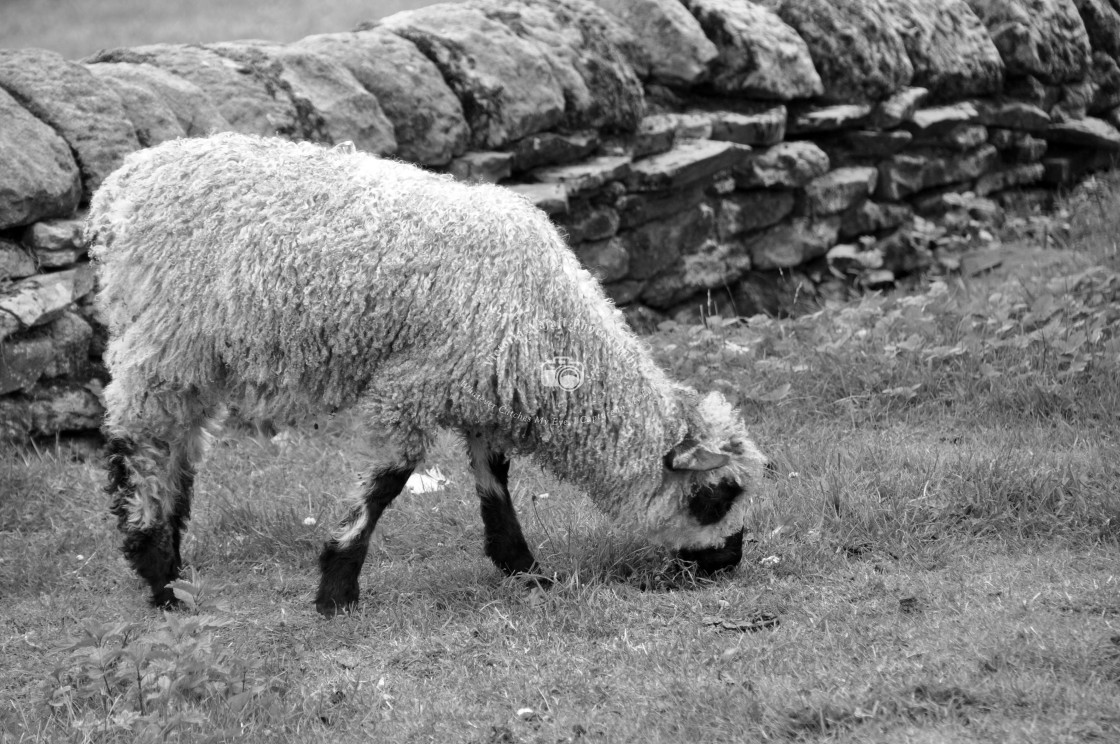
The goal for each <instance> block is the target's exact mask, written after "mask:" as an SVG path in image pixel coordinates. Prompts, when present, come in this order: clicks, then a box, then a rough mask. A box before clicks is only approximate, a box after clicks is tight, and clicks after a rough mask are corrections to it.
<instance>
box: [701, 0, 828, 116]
mask: <svg viewBox="0 0 1120 744" xmlns="http://www.w3.org/2000/svg"><path fill="white" fill-rule="evenodd" d="M685 6H686V7H687V8H688V9H689V10H690V11H692V14H693V15H694V16H696V19H697V20H698V21H699V22H700V26H701V28H703V29H704V32H705V33H706V34H707V36H708V38H709V39H711V40H712V41H713V42H714V43H715V45H716V47H717V48H718V49H719V57H718V58H716V60H715V61H714V62H712V65H711V66H712V81H711V82H712V87H714V88H715V89H716V90H717V91H718V92H720V93H722V94H724V95H735V96H744V97H749V98H762V99H772V100H780V101H789V100H793V99H799V98H813V97H814V96H819V95H821V93H823V92H824V87H823V86H822V85H821V78H820V75H818V74H817V70H816V68H815V67H814V66H813V59H812V57H811V56H810V55H809V47H808V46H807V45H806V44H805V41H804V40H803V39H802V38H801V37H800V36H798V35H797V32H796V31H794V30H793V29H792V28H790V27H789V26H788V25H786V24H785V23H784V22H783V21H782V19H781V18H779V17H778V15H777V14H776V13H774V12H773V11H772V10H770V9H769V8H766V7H763V6H762V5H755V4H754V3H749V2H738V1H737V0H685Z"/></svg>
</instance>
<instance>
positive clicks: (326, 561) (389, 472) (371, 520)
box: [315, 467, 414, 617]
mask: <svg viewBox="0 0 1120 744" xmlns="http://www.w3.org/2000/svg"><path fill="white" fill-rule="evenodd" d="M413 470H414V468H413V467H403V468H388V469H386V470H382V471H380V472H378V473H375V474H373V475H371V476H370V478H369V480H368V481H367V482H366V490H365V494H364V495H363V499H362V500H363V505H362V506H361V507H360V508H361V509H364V510H365V518H366V523H365V526H364V527H363V528H362V531H361V533H360V534H359V535H358V537H357V538H356V539H354V540H352V541H351V542H350V544H348V545H345V546H342V545H340V544H339V543H338V541H337V540H333V539H332V540H329V541H328V542H327V543H326V544H325V545H324V546H323V552H322V553H320V554H319V569H320V572H321V573H320V577H319V592H318V593H317V594H316V595H315V609H317V610H318V611H319V614H320V615H323V616H324V617H333V616H334V615H336V614H337V613H339V612H342V611H344V610H347V609H349V608H351V607H353V606H354V605H355V604H357V603H358V594H359V589H358V575H359V574H360V573H361V571H362V564H363V563H365V560H366V553H367V552H368V551H369V538H370V535H371V534H373V528H374V527H376V526H377V520H378V519H380V518H381V513H382V512H384V511H385V508H386V507H387V506H389V504H391V503H392V502H393V499H395V498H396V497H397V496H398V495H399V494H400V492H401V490H402V489H404V484H405V483H406V482H407V481H408V477H409V476H410V475H412V471H413Z"/></svg>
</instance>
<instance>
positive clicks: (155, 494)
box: [105, 436, 194, 606]
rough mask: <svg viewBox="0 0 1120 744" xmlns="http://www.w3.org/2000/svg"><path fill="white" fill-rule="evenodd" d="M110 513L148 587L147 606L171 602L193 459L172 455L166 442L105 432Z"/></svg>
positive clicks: (187, 513)
mask: <svg viewBox="0 0 1120 744" xmlns="http://www.w3.org/2000/svg"><path fill="white" fill-rule="evenodd" d="M107 449H108V455H109V457H108V462H107V465H108V471H109V485H108V486H107V487H106V489H105V490H106V491H107V492H108V493H109V495H110V496H112V505H111V506H110V511H111V512H112V513H113V514H114V515H115V516H116V518H117V527H118V528H119V529H120V531H121V533H122V534H123V535H124V544H123V545H122V551H123V552H124V555H125V558H127V559H128V562H129V564H130V565H131V566H132V568H133V569H134V570H135V571H136V573H137V574H139V575H140V577H141V578H143V579H144V580H145V581H147V582H148V586H149V587H150V588H151V590H152V604H154V605H157V606H171V605H174V604H175V603H176V600H175V594H174V593H173V592H172V590H171V589H169V588H168V586H167V585H168V584H170V583H171V582H172V581H174V580H175V579H177V578H179V571H180V570H181V569H182V567H183V559H182V555H181V554H180V552H179V544H180V541H181V535H182V533H183V530H184V529H186V525H187V521H188V520H189V519H190V513H191V488H192V486H193V485H194V463H193V462H191V461H190V460H188V459H186V458H182V457H175V456H174V455H173V453H172V448H171V447H170V446H169V445H167V444H166V443H165V442H160V441H151V442H146V443H143V444H137V443H136V442H135V441H133V440H132V439H131V438H128V437H123V436H110V439H109V443H108V448H107Z"/></svg>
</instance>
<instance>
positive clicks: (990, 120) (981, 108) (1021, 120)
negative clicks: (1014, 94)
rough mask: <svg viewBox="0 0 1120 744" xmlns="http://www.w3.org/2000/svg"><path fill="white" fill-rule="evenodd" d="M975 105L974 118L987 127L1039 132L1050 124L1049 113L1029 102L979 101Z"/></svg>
mask: <svg viewBox="0 0 1120 744" xmlns="http://www.w3.org/2000/svg"><path fill="white" fill-rule="evenodd" d="M975 106H976V110H977V114H978V116H977V119H976V120H977V121H978V122H979V123H980V124H983V125H984V126H987V127H1003V128H1004V129H1020V130H1023V131H1027V132H1041V131H1043V130H1044V129H1046V128H1047V127H1049V126H1050V115H1049V114H1048V113H1046V112H1045V111H1043V110H1042V109H1041V108H1039V107H1038V106H1035V105H1033V104H1030V103H1024V102H1022V101H1003V102H1000V103H994V102H990V101H980V102H977V103H976V104H975Z"/></svg>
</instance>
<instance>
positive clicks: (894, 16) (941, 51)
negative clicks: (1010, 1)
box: [882, 0, 1004, 101]
mask: <svg viewBox="0 0 1120 744" xmlns="http://www.w3.org/2000/svg"><path fill="white" fill-rule="evenodd" d="M882 8H883V11H884V13H885V15H886V16H887V17H888V19H889V22H890V24H891V26H892V27H893V28H894V29H895V30H896V31H897V32H898V34H899V36H901V37H902V43H903V45H904V46H905V47H906V54H907V56H908V57H909V58H910V62H911V63H912V64H913V66H914V77H913V81H912V83H913V85H918V86H922V87H924V88H928V89H929V91H930V94H931V95H932V96H933V98H934V99H935V100H938V101H951V100H959V99H961V98H968V97H971V96H987V95H994V94H996V93H998V92H1000V88H1001V87H1002V85H1003V77H1004V67H1003V60H1002V59H1001V58H1000V54H999V50H998V49H997V48H996V45H995V44H994V43H993V42H992V37H991V36H990V35H989V33H988V30H987V29H986V28H985V27H984V24H983V23H982V22H981V21H980V19H979V18H978V17H977V16H976V14H975V13H974V12H973V11H972V8H970V7H969V6H968V4H967V3H966V2H965V0H937V2H928V1H927V0H890V2H885V3H882Z"/></svg>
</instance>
